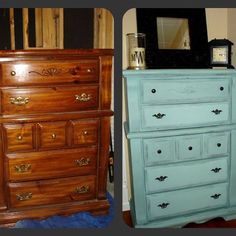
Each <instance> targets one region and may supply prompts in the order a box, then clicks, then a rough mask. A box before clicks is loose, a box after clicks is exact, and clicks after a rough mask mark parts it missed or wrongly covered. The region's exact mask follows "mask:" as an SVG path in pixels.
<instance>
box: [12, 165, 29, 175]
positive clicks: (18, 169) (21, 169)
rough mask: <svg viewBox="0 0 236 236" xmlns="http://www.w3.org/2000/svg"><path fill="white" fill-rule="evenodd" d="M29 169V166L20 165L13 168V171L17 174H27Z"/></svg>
mask: <svg viewBox="0 0 236 236" xmlns="http://www.w3.org/2000/svg"><path fill="white" fill-rule="evenodd" d="M30 169H31V164H20V165H17V166H15V171H16V172H18V173H23V172H27V171H29V170H30Z"/></svg>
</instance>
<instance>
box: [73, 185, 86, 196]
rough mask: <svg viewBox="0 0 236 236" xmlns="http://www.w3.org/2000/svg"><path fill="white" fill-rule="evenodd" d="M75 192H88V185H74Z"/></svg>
mask: <svg viewBox="0 0 236 236" xmlns="http://www.w3.org/2000/svg"><path fill="white" fill-rule="evenodd" d="M75 192H76V193H79V194H81V193H88V192H89V186H88V185H86V186H81V187H76V189H75Z"/></svg>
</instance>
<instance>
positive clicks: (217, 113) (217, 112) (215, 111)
mask: <svg viewBox="0 0 236 236" xmlns="http://www.w3.org/2000/svg"><path fill="white" fill-rule="evenodd" d="M211 112H213V113H215V114H216V115H219V114H220V113H221V112H222V110H218V109H215V110H212V111H211Z"/></svg>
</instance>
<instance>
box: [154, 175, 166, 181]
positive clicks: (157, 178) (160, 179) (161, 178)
mask: <svg viewBox="0 0 236 236" xmlns="http://www.w3.org/2000/svg"><path fill="white" fill-rule="evenodd" d="M167 178H168V176H160V177H156V180H159V181H160V182H162V181H165V179H167Z"/></svg>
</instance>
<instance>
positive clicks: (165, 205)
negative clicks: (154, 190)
mask: <svg viewBox="0 0 236 236" xmlns="http://www.w3.org/2000/svg"><path fill="white" fill-rule="evenodd" d="M168 205H170V203H168V202H163V203H162V204H159V205H158V206H159V207H160V208H161V209H164V208H167V207H168Z"/></svg>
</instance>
